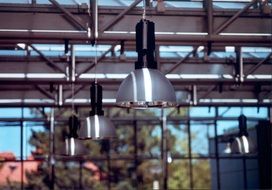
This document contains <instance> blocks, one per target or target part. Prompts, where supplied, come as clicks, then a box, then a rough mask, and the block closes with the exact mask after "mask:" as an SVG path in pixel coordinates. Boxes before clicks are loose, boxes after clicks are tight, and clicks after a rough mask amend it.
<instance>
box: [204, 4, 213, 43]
mask: <svg viewBox="0 0 272 190" xmlns="http://www.w3.org/2000/svg"><path fill="white" fill-rule="evenodd" d="M205 6H206V10H207V24H208V27H207V28H208V37H209V38H210V37H211V35H212V34H213V2H212V0H205Z"/></svg>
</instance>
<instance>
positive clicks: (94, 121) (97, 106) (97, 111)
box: [78, 82, 116, 140]
mask: <svg viewBox="0 0 272 190" xmlns="http://www.w3.org/2000/svg"><path fill="white" fill-rule="evenodd" d="M90 91H91V107H92V110H91V111H90V115H89V117H87V118H86V119H85V121H84V125H83V126H81V127H80V129H79V133H78V134H79V138H80V139H94V140H100V139H109V138H113V137H115V136H116V134H115V128H114V125H113V123H112V122H111V121H110V120H109V119H108V118H107V117H105V116H104V111H103V110H102V86H101V85H99V84H98V83H97V82H93V83H92V86H91V89H90Z"/></svg>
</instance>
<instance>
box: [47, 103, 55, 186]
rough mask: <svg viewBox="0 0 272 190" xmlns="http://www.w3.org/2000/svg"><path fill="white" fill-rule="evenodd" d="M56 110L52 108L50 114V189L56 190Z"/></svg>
mask: <svg viewBox="0 0 272 190" xmlns="http://www.w3.org/2000/svg"><path fill="white" fill-rule="evenodd" d="M54 112H55V110H54V108H51V113H50V129H49V157H48V158H49V167H50V182H51V183H50V189H54V187H55V185H54V183H55V158H54V152H55V142H54V141H55V138H54V130H55V129H54V125H55V115H54V114H55V113H54Z"/></svg>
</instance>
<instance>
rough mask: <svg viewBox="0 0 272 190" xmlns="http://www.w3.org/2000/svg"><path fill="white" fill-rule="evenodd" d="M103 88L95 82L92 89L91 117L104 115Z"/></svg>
mask: <svg viewBox="0 0 272 190" xmlns="http://www.w3.org/2000/svg"><path fill="white" fill-rule="evenodd" d="M102 91H103V88H102V86H101V85H100V84H98V83H97V82H93V83H92V85H91V88H90V94H91V108H92V110H91V111H90V116H94V115H104V111H103V110H102V97H103V92H102Z"/></svg>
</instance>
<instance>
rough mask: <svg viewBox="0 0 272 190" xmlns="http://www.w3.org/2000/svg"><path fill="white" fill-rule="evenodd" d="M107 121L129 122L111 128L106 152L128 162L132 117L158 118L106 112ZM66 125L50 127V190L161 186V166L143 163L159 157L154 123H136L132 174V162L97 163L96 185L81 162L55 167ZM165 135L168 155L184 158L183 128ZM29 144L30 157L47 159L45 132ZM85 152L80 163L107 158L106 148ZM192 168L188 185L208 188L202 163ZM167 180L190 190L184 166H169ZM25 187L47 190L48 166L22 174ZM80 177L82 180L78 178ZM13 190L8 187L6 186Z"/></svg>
mask: <svg viewBox="0 0 272 190" xmlns="http://www.w3.org/2000/svg"><path fill="white" fill-rule="evenodd" d="M165 112H166V114H167V115H169V114H170V115H171V116H175V117H179V116H184V115H185V114H186V113H187V112H186V110H180V112H178V111H177V109H168V110H166V111H165ZM86 113H88V111H87V110H83V109H82V110H80V115H81V117H84V114H85V116H86ZM105 113H107V114H108V115H109V116H110V117H119V118H122V117H124V116H126V117H131V118H132V120H131V121H130V124H128V123H127V122H126V123H124V124H122V123H120V122H119V124H117V123H116V129H117V135H118V139H117V140H111V141H110V143H109V146H110V148H111V151H110V156H111V157H115V158H119V157H131V158H134V156H135V146H134V142H135V137H134V127H133V116H135V115H136V116H137V117H147V116H148V117H158V116H160V114H161V113H160V110H155V111H154V110H152V111H150V110H141V111H137V112H136V113H135V111H133V110H130V111H129V112H128V110H126V109H120V108H111V109H110V110H105ZM60 114H61V115H63V116H67V120H68V117H69V115H70V112H63V113H58V111H56V112H55V115H60ZM67 127H68V126H67V124H65V123H62V124H61V123H58V124H57V125H56V127H55V133H54V139H55V153H56V161H55V165H54V167H55V176H54V182H55V183H54V188H55V189H68V188H69V189H94V190H104V189H107V185H108V180H107V179H110V181H111V184H110V185H111V188H112V189H113V190H133V189H135V187H136V186H137V187H138V189H143V190H145V189H146V190H150V189H152V185H153V181H154V180H155V179H156V180H158V181H159V182H160V185H162V181H163V180H162V172H161V171H162V163H161V160H144V159H141V157H143V156H160V155H161V127H160V125H159V123H158V122H157V123H150V122H148V121H144V122H140V121H137V148H138V149H137V150H138V160H137V168H136V165H135V160H129V161H128V160H111V161H110V163H108V162H107V161H99V162H98V163H95V164H96V166H98V167H99V171H100V173H99V174H100V176H101V180H98V179H97V178H96V177H95V176H96V175H97V173H94V171H92V170H90V169H87V168H86V167H85V166H84V162H82V163H81V164H82V165H80V162H79V161H78V160H77V161H73V159H71V158H65V160H67V161H58V158H61V156H60V152H61V150H62V149H63V141H64V134H65V133H67ZM168 128H169V130H168V131H167V134H166V136H167V139H168V140H167V148H168V150H169V151H171V152H172V154H177V155H178V154H180V152H179V151H182V152H186V153H187V152H188V142H187V136H186V135H184V136H181V135H180V134H186V133H187V128H186V127H184V125H183V126H181V125H178V124H171V127H169V126H168ZM194 135H195V134H192V139H193V138H195V136H194ZM29 143H30V144H31V145H32V146H34V147H35V148H36V149H37V150H39V151H37V152H36V154H35V155H34V156H35V157H36V158H37V159H38V158H39V157H38V156H44V157H45V158H48V155H49V131H48V128H45V130H44V131H42V132H41V131H40V132H36V131H32V136H31V138H30V140H29ZM83 143H84V145H85V146H86V148H87V150H89V151H88V155H86V156H85V158H93V157H103V158H106V157H107V156H108V151H107V146H106V145H105V144H104V143H103V142H102V141H101V142H100V141H91V140H88V141H84V142H83ZM108 164H110V168H111V169H110V172H108ZM192 164H193V174H194V175H193V183H194V187H198V188H202V187H207V188H210V168H209V162H208V161H207V160H194V161H193V162H192ZM168 170H169V179H168V186H169V188H170V189H182V188H187V189H188V188H190V181H189V179H190V178H189V162H188V160H174V161H173V162H172V163H171V164H169V165H168ZM26 176H27V180H28V183H27V184H25V186H26V188H28V189H42V190H43V189H45V190H46V189H50V188H51V186H52V183H51V179H52V175H51V168H50V167H49V163H48V162H47V161H44V162H40V164H39V166H38V170H37V171H33V172H27V174H26ZM80 176H81V177H80ZM11 187H12V185H11Z"/></svg>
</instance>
